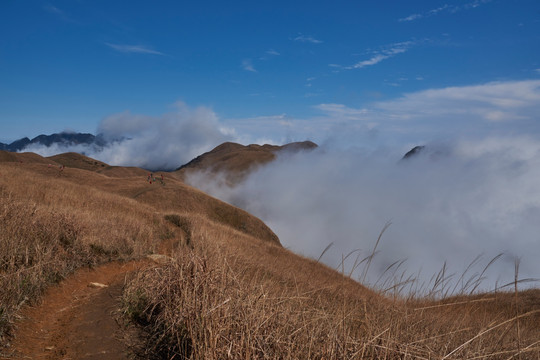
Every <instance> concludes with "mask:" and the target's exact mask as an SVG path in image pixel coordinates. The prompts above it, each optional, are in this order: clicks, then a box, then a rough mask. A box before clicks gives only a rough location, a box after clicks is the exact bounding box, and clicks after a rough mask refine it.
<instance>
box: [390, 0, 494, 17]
mask: <svg viewBox="0 0 540 360" xmlns="http://www.w3.org/2000/svg"><path fill="white" fill-rule="evenodd" d="M491 1H492V0H474V1H472V2H469V3H466V4H463V5H448V4H444V5H443V6H441V7H438V8H435V9H431V10H428V11H424V12H421V13H415V14H411V15H409V16H407V17H404V18H400V19H398V21H399V22H408V21H414V20H418V19H423V18H428V17H432V16H435V15H437V14H439V13H441V12H447V13H450V14H455V13H457V12H459V11H462V10H469V9H474V8H477V7H479V6H481V5H483V4H487V3H490V2H491Z"/></svg>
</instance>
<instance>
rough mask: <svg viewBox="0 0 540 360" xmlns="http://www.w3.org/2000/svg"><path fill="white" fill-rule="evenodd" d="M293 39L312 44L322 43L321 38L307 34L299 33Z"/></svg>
mask: <svg viewBox="0 0 540 360" xmlns="http://www.w3.org/2000/svg"><path fill="white" fill-rule="evenodd" d="M293 40H294V41H299V42H305V43H312V44H321V43H322V41H321V40H317V39H315V38H313V37H312V36H307V35H302V34H300V35H298V36H297V37H295V38H294V39H293Z"/></svg>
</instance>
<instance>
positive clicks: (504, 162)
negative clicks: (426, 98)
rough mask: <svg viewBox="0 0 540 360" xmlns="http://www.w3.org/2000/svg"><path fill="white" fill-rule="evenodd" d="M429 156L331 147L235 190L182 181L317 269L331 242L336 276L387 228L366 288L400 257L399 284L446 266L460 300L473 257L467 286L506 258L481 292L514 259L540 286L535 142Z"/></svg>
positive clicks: (495, 142) (450, 148)
mask: <svg viewBox="0 0 540 360" xmlns="http://www.w3.org/2000/svg"><path fill="white" fill-rule="evenodd" d="M430 146H431V147H432V150H433V152H432V153H431V154H429V153H428V154H426V155H419V156H418V157H416V158H413V159H410V160H409V161H407V162H401V163H399V162H398V160H399V158H400V156H402V155H403V152H401V151H400V149H399V148H398V149H397V151H395V150H396V148H393V149H392V151H387V150H385V149H381V148H379V149H376V151H372V152H366V151H365V150H355V149H351V148H348V149H347V150H345V151H340V150H339V149H336V148H335V147H332V146H326V147H321V148H319V149H318V150H316V151H313V152H309V153H301V154H298V155H292V156H291V155H288V156H286V157H282V158H278V160H277V161H275V162H272V163H270V164H268V165H267V166H265V167H263V168H260V169H259V170H258V171H257V172H255V173H253V174H252V175H251V176H250V177H249V178H248V179H247V180H246V181H245V182H244V183H242V184H240V185H239V186H238V187H235V188H232V189H231V188H228V187H225V186H223V184H220V183H219V182H218V181H216V176H215V175H212V177H205V176H204V175H199V176H197V177H195V178H192V179H188V181H192V184H193V185H195V186H198V187H200V188H202V189H203V190H204V191H207V192H209V193H210V194H212V195H214V196H217V197H220V198H222V199H224V200H226V201H229V202H232V203H233V204H235V205H237V206H240V207H243V208H244V209H246V210H248V211H249V212H251V213H253V214H255V215H256V216H259V217H261V218H262V219H263V220H264V221H265V222H266V223H267V224H268V225H269V226H270V227H271V228H272V229H273V230H274V231H275V232H276V233H277V235H278V236H279V237H280V240H281V242H282V243H283V245H284V246H286V247H290V248H291V249H292V250H294V251H296V252H299V253H302V254H304V255H307V256H311V257H313V258H315V259H316V258H318V257H319V255H320V254H321V253H322V251H323V250H324V248H325V247H326V246H327V245H328V244H330V243H333V244H334V246H333V247H332V248H331V249H330V250H329V251H328V252H327V253H326V254H325V255H324V257H323V259H322V260H323V261H324V262H326V263H327V264H329V265H330V266H332V267H336V268H339V265H340V262H341V260H342V257H343V256H344V255H346V254H348V253H349V252H351V251H353V250H355V249H359V252H358V253H359V254H360V259H362V258H364V257H367V256H369V255H370V253H371V251H372V248H373V246H374V244H375V241H376V239H377V236H378V235H379V232H380V231H381V229H382V228H383V226H384V224H385V223H387V222H388V221H392V226H391V227H390V228H389V229H388V231H386V233H385V234H384V236H383V237H382V240H381V242H380V244H379V247H378V250H379V252H378V255H377V256H376V257H375V259H374V261H373V264H372V267H371V269H370V273H369V276H368V280H369V281H370V282H371V283H374V282H375V281H376V280H377V278H379V276H381V275H383V273H384V271H385V269H386V268H387V267H388V266H389V265H390V264H392V263H393V262H394V261H398V260H401V259H407V261H406V263H405V266H404V267H403V268H402V269H401V270H400V271H399V272H398V276H399V275H400V273H401V271H402V270H403V271H405V272H406V274H407V275H412V276H413V278H415V279H416V280H418V281H420V282H425V283H426V284H427V283H429V281H430V278H431V277H432V276H434V275H435V274H436V273H437V272H438V271H439V270H440V269H441V268H442V266H443V264H444V263H445V261H446V262H447V263H446V265H447V273H446V275H447V276H451V275H452V274H453V277H451V279H450V281H449V282H450V283H451V284H452V285H454V284H455V285H456V286H457V289H458V290H459V289H460V286H461V285H462V283H459V277H460V275H461V274H462V272H463V271H464V270H465V269H466V267H467V265H469V263H471V262H472V261H473V260H474V258H475V257H476V256H479V255H483V260H482V261H481V262H480V263H478V264H475V266H473V268H472V269H471V270H470V272H469V273H467V274H465V281H467V280H469V279H470V278H471V277H473V276H475V274H476V276H478V275H479V274H480V273H481V272H482V270H483V267H484V266H485V265H486V264H487V263H488V262H489V261H490V260H491V259H492V258H494V257H495V256H497V255H498V254H499V253H504V256H503V257H502V258H501V259H499V261H497V262H496V263H494V264H493V265H492V266H491V267H490V268H489V270H488V271H487V272H486V273H485V274H484V275H485V277H486V279H485V280H484V281H483V283H482V289H484V290H489V289H493V288H494V287H495V284H498V286H501V285H504V284H506V283H509V282H511V281H513V276H514V272H513V266H514V264H513V260H514V258H515V257H521V260H522V262H521V268H520V274H519V275H520V276H521V277H524V278H527V277H533V278H538V277H539V275H540V262H538V261H537V258H536V256H537V255H536V254H538V252H539V251H540V243H539V242H538V241H536V240H535V239H537V233H538V216H540V187H539V184H538V178H539V177H540V141H539V140H538V139H536V140H535V139H531V138H529V137H526V136H505V137H491V136H488V137H484V138H482V139H474V140H473V141H455V142H453V143H450V144H449V145H446V146H442V145H436V144H431V145H430ZM437 154H439V155H437ZM354 257H355V256H353V257H352V258H351V259H350V261H348V262H347V263H346V264H345V267H346V271H347V272H348V271H350V270H351V267H352V265H353V263H354ZM358 275H359V273H358V272H357V273H356V274H355V277H356V276H358ZM386 275H388V274H386ZM431 279H432V278H431ZM397 280H398V281H399V279H397ZM432 280H433V279H432ZM379 284H380V283H379ZM387 285H388V286H391V285H393V283H392V282H391V283H388V284H387ZM416 285H418V286H420V285H421V284H416ZM431 285H433V284H431ZM428 287H429V286H428ZM413 289H414V287H413ZM466 290H469V291H470V290H472V288H468V289H466Z"/></svg>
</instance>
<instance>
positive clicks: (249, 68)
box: [242, 59, 257, 72]
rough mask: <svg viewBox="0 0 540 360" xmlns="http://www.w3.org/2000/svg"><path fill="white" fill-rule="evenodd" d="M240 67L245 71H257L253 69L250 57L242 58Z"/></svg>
mask: <svg viewBox="0 0 540 360" xmlns="http://www.w3.org/2000/svg"><path fill="white" fill-rule="evenodd" d="M242 69H244V70H246V71H251V72H257V70H255V68H254V67H253V63H252V61H251V59H244V60H242Z"/></svg>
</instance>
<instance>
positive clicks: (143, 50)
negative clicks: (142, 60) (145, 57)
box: [105, 43, 165, 55]
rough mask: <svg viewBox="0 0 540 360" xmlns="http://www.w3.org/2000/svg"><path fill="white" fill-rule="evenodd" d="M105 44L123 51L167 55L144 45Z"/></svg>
mask: <svg viewBox="0 0 540 360" xmlns="http://www.w3.org/2000/svg"><path fill="white" fill-rule="evenodd" d="M105 45H107V46H108V47H110V48H111V49H113V50H116V51H118V52H121V53H131V54H150V55H165V54H164V53H162V52H160V51H156V50H153V49H151V48H149V47H147V46H144V45H124V44H111V43H105Z"/></svg>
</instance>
